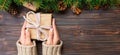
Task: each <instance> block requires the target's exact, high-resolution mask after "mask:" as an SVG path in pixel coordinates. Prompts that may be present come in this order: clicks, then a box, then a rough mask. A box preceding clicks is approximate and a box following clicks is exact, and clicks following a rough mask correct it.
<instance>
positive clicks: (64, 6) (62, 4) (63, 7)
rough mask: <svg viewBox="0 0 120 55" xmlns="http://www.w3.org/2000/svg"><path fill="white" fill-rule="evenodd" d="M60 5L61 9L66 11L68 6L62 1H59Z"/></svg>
mask: <svg viewBox="0 0 120 55" xmlns="http://www.w3.org/2000/svg"><path fill="white" fill-rule="evenodd" d="M58 7H59V10H60V11H64V10H65V9H66V8H67V6H66V5H65V4H64V3H63V2H62V1H60V2H59V3H58Z"/></svg>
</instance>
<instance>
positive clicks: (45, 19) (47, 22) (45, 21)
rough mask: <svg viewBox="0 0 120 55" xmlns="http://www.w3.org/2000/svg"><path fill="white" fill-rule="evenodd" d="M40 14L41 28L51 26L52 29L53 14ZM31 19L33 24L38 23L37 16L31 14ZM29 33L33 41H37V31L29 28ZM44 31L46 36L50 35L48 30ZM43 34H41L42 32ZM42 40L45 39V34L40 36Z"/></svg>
mask: <svg viewBox="0 0 120 55" xmlns="http://www.w3.org/2000/svg"><path fill="white" fill-rule="evenodd" d="M39 14H40V26H50V27H51V23H52V22H51V21H52V14H41V13H39ZM29 18H30V19H31V20H32V21H33V22H36V19H35V18H37V17H36V16H35V15H33V14H29ZM27 25H28V26H29V25H31V24H30V23H28V22H27V24H26V26H27ZM28 30H29V32H30V36H31V39H37V37H36V35H37V33H36V30H35V29H32V28H29V29H28ZM44 31H45V32H46V34H48V31H49V30H48V29H44ZM40 33H41V32H40ZM40 38H41V39H44V38H45V35H44V34H43V33H41V35H40Z"/></svg>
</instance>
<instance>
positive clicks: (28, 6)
mask: <svg viewBox="0 0 120 55" xmlns="http://www.w3.org/2000/svg"><path fill="white" fill-rule="evenodd" d="M23 6H24V7H26V8H28V9H30V10H33V11H36V10H37V7H35V4H33V3H29V2H24V3H23Z"/></svg>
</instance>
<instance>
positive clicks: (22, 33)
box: [19, 22, 26, 45]
mask: <svg viewBox="0 0 120 55" xmlns="http://www.w3.org/2000/svg"><path fill="white" fill-rule="evenodd" d="M25 25H26V22H24V24H23V26H22V28H21V35H20V39H19V40H20V42H21V44H23V45H24V44H25Z"/></svg>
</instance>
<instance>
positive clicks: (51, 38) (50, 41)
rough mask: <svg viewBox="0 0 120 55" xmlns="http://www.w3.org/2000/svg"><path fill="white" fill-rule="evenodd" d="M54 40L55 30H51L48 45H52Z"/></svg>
mask: <svg viewBox="0 0 120 55" xmlns="http://www.w3.org/2000/svg"><path fill="white" fill-rule="evenodd" d="M52 40H53V29H50V30H49V37H48V39H47V44H48V45H52V42H53V41H52Z"/></svg>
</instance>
